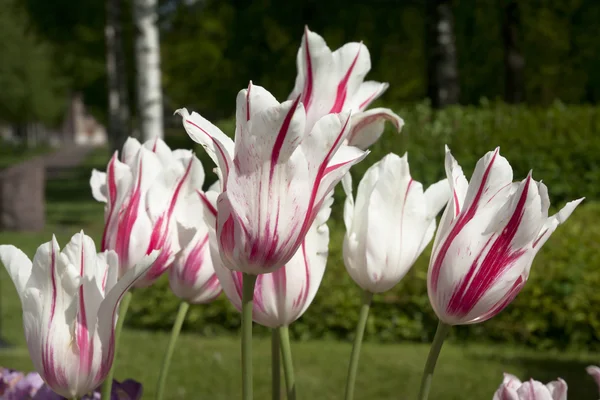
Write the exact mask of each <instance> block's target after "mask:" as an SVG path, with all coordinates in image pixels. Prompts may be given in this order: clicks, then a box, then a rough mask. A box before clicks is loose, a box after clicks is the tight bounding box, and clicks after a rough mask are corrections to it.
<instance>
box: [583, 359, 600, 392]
mask: <svg viewBox="0 0 600 400" xmlns="http://www.w3.org/2000/svg"><path fill="white" fill-rule="evenodd" d="M585 370H586V371H587V373H588V374H590V376H591V377H592V378H594V381H595V382H596V385H598V390H599V391H600V367H597V366H595V365H590V366H589V367H587V368H586V369H585Z"/></svg>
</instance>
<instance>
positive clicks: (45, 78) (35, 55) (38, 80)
mask: <svg viewBox="0 0 600 400" xmlns="http://www.w3.org/2000/svg"><path fill="white" fill-rule="evenodd" d="M0 8H1V9H2V13H0V54H1V55H2V56H1V57H0V88H2V89H1V90H0V121H4V122H9V123H16V124H17V123H23V122H28V121H43V122H46V123H50V124H52V123H56V122H57V120H58V117H59V116H60V112H61V111H62V106H63V102H62V101H61V99H63V98H64V89H65V85H64V84H65V82H64V80H63V79H62V77H61V76H60V75H59V74H58V72H57V69H56V65H55V64H54V62H53V60H54V57H53V47H52V45H51V44H49V43H48V42H45V41H43V40H41V39H40V36H39V35H37V34H36V33H35V31H34V30H33V29H32V27H31V23H30V20H29V18H28V15H27V13H26V12H25V11H24V10H23V9H22V8H21V7H19V6H18V4H17V2H16V1H13V0H0Z"/></svg>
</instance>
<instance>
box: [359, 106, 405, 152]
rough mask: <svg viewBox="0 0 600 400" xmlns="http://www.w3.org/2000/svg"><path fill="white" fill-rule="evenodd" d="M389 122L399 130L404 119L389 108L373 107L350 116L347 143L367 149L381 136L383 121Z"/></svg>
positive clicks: (383, 126)
mask: <svg viewBox="0 0 600 400" xmlns="http://www.w3.org/2000/svg"><path fill="white" fill-rule="evenodd" d="M386 121H389V122H391V123H392V124H393V125H394V127H395V128H396V131H398V132H400V130H402V127H403V126H404V120H402V118H400V117H399V116H398V115H396V114H395V113H393V112H392V110H390V109H389V108H373V109H372V110H367V111H363V112H359V113H356V114H354V115H353V116H352V130H351V131H350V134H349V135H348V144H349V145H350V146H356V147H358V148H359V149H363V150H364V149H367V148H368V147H369V146H371V145H372V144H373V143H375V142H376V141H377V140H379V138H380V137H381V134H382V133H383V130H384V128H385V122H386Z"/></svg>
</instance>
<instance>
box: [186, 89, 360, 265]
mask: <svg viewBox="0 0 600 400" xmlns="http://www.w3.org/2000/svg"><path fill="white" fill-rule="evenodd" d="M177 112H178V113H179V114H181V116H182V117H183V124H184V127H185V129H186V131H187V133H188V134H189V135H190V137H191V138H192V139H193V140H194V141H196V142H198V143H200V144H202V145H203V146H204V147H205V148H206V149H207V152H208V153H209V155H211V157H212V158H213V160H214V161H215V162H216V163H217V164H218V166H219V170H220V174H221V176H222V179H221V181H222V185H223V191H222V193H221V194H220V195H219V199H218V202H217V211H218V214H217V238H218V245H219V253H220V254H221V258H222V261H223V263H224V265H225V267H227V268H229V269H231V270H236V271H240V272H244V273H248V274H252V275H258V274H263V273H268V272H273V271H275V270H277V269H279V268H281V267H282V266H283V265H285V264H286V263H287V262H288V261H289V260H290V259H291V258H292V257H293V256H294V254H295V253H296V251H297V250H298V248H299V247H300V245H301V243H302V242H303V240H304V236H305V235H306V233H307V232H308V229H309V228H310V226H311V225H312V222H313V220H314V219H315V217H316V215H317V212H318V210H319V209H320V208H321V205H322V204H323V201H324V199H325V197H326V195H327V194H328V193H329V192H330V191H331V190H332V189H333V187H334V186H335V185H336V184H337V183H338V182H339V180H340V179H341V178H342V176H343V175H344V174H345V173H346V172H347V171H348V170H349V169H350V167H351V166H352V165H354V164H356V163H357V162H358V161H360V160H362V159H363V158H364V157H365V156H366V154H367V153H366V152H363V151H361V150H359V149H357V148H356V147H352V146H346V145H344V144H343V141H344V139H345V138H346V136H347V134H348V133H349V128H350V114H349V113H341V114H329V115H326V116H325V117H323V118H322V119H320V120H319V121H318V123H317V124H315V126H314V127H313V129H312V130H311V131H310V132H308V133H305V125H306V121H305V120H306V117H305V113H304V107H303V105H302V104H301V103H300V102H299V98H297V99H296V100H294V101H286V102H284V103H282V104H279V103H278V102H277V100H275V98H274V97H273V96H272V95H271V94H270V93H269V92H267V91H266V90H265V89H263V88H262V87H260V86H253V85H252V83H250V86H249V87H248V89H247V90H242V91H240V93H239V95H238V98H237V111H236V121H237V122H236V123H237V128H236V134H235V135H236V137H235V143H234V142H233V141H232V140H231V139H229V138H228V137H227V136H226V135H225V134H224V133H223V132H221V131H220V130H219V129H218V128H217V127H216V126H214V125H212V124H211V123H210V122H208V121H207V120H205V119H204V118H202V117H201V116H200V115H198V114H196V113H193V114H191V115H190V114H189V113H188V112H187V110H186V109H181V110H178V111H177Z"/></svg>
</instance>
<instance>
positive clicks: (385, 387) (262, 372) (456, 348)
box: [0, 152, 600, 400]
mask: <svg viewBox="0 0 600 400" xmlns="http://www.w3.org/2000/svg"><path fill="white" fill-rule="evenodd" d="M106 161H107V155H106V153H103V152H96V153H94V154H93V155H92V156H91V157H90V159H89V160H88V162H86V165H84V166H82V168H80V169H77V170H75V171H72V173H70V174H68V175H65V176H63V177H62V178H61V179H57V180H54V181H50V182H49V183H48V185H47V201H48V205H47V212H48V227H47V229H46V230H45V231H44V232H41V233H34V234H32V233H29V234H23V233H11V232H0V243H10V244H14V245H16V246H18V247H20V248H22V249H23V250H24V251H25V252H26V253H28V254H29V255H30V256H32V255H33V253H34V251H35V249H36V248H37V246H38V245H39V244H41V243H42V242H45V241H48V240H49V239H50V237H51V234H52V233H56V235H57V238H58V240H59V243H60V244H61V245H64V244H65V243H66V242H67V240H68V239H69V238H70V237H71V236H72V235H73V234H74V233H75V232H77V231H78V230H79V229H82V228H83V229H84V230H85V231H86V233H88V234H90V235H91V236H93V237H94V238H96V240H99V237H100V234H101V230H102V220H103V217H102V206H101V205H100V204H97V203H96V202H95V201H94V200H93V199H92V197H91V194H90V192H89V186H88V183H87V182H88V179H89V173H90V170H91V168H92V167H96V168H101V169H104V165H105V163H106ZM97 244H98V243H97ZM0 290H1V292H0V299H1V302H2V303H1V311H2V312H1V316H2V319H1V323H2V327H1V330H2V337H3V339H5V340H7V341H8V342H9V343H11V345H12V347H10V348H8V349H2V350H0V365H2V366H5V367H11V368H17V369H22V370H30V369H31V368H32V365H31V362H30V360H29V355H28V353H27V349H26V347H25V341H24V337H23V328H22V325H21V309H20V304H19V301H18V298H17V296H16V292H15V289H14V287H13V285H12V282H11V281H10V279H8V276H7V275H6V273H5V271H4V269H3V268H0ZM133 301H134V302H135V296H134V299H133ZM198 307H200V306H198ZM167 340H168V333H165V332H146V331H136V330H125V331H124V335H123V340H122V343H121V348H120V351H119V354H118V355H117V363H118V364H117V365H118V367H117V373H116V377H117V378H118V379H125V378H134V379H136V380H138V381H140V382H142V383H143V385H144V388H145V395H144V398H148V399H151V398H153V396H154V391H155V385H156V382H157V379H158V372H159V363H160V362H161V360H162V356H163V351H164V349H165V348H166V346H167ZM350 349H351V344H350V343H347V342H335V341H311V342H302V343H293V344H292V351H293V353H294V357H295V359H294V363H295V368H296V378H297V384H298V398H299V399H318V400H320V399H325V400H329V399H341V398H342V397H343V389H344V383H345V377H346V368H347V362H348V358H349V355H350ZM427 352H428V346H427V345H423V344H412V343H399V344H375V343H369V342H367V343H365V345H364V347H363V352H362V357H361V365H360V368H359V373H358V382H357V390H356V397H355V398H356V399H357V400H360V399H369V400H371V399H373V400H378V399H382V400H383V399H409V400H410V399H415V398H416V396H417V389H418V384H419V380H420V376H421V371H422V368H423V365H424V363H425V358H426V357H427ZM239 357H240V355H239V342H238V341H237V338H235V337H220V338H204V337H201V336H199V335H194V334H193V333H185V334H183V335H182V337H181V338H180V341H179V342H178V346H177V348H176V351H175V356H174V360H173V363H172V367H171V373H170V376H169V381H168V388H169V390H168V393H167V396H166V398H167V399H190V400H196V399H200V400H202V399H211V400H225V399H227V400H229V399H236V398H240V395H241V391H240V359H239ZM254 357H255V358H254V365H255V399H257V400H262V399H268V398H270V387H269V385H270V344H269V342H268V340H267V339H265V338H257V339H255V349H254ZM598 362H600V354H590V353H576V352H536V351H532V350H527V349H522V348H515V347H508V346H500V345H481V344H478V345H475V344H473V345H468V346H463V345H458V344H452V343H449V344H447V345H446V346H445V347H444V349H443V350H442V355H441V358H440V360H439V362H438V368H437V371H436V375H435V377H434V381H433V389H432V392H431V396H430V399H437V400H442V399H444V400H459V399H461V400H463V399H476V400H479V399H491V398H492V395H493V393H494V391H495V390H496V388H497V387H498V385H499V383H500V382H501V380H502V373H503V372H504V371H506V372H510V373H513V374H515V375H517V376H519V377H520V378H522V379H526V378H529V377H535V378H536V379H538V380H541V381H548V380H552V379H555V378H556V377H558V376H561V377H563V378H564V379H565V380H567V382H568V384H569V386H570V389H569V393H570V396H569V398H570V399H575V400H586V399H589V400H594V399H598V389H597V387H596V386H595V384H594V383H593V381H592V379H591V378H590V377H589V376H588V375H587V374H586V372H585V367H586V366H587V365H589V364H591V363H598Z"/></svg>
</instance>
